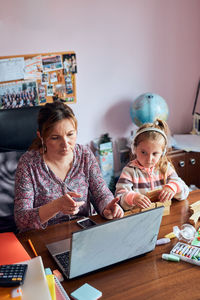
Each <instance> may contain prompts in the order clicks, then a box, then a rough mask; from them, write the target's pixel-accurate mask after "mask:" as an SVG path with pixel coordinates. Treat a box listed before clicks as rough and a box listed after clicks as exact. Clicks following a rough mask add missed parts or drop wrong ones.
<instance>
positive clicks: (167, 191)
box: [158, 186, 175, 202]
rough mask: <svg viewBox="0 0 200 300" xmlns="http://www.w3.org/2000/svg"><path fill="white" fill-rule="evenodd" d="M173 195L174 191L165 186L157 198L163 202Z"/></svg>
mask: <svg viewBox="0 0 200 300" xmlns="http://www.w3.org/2000/svg"><path fill="white" fill-rule="evenodd" d="M174 195H175V192H174V191H172V189H170V188H169V187H167V186H166V187H164V188H163V189H162V191H161V192H160V194H159V196H158V198H159V200H160V202H165V201H169V200H171V199H172V198H173V197H174Z"/></svg>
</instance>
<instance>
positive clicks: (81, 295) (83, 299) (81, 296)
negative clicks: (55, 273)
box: [71, 283, 102, 300]
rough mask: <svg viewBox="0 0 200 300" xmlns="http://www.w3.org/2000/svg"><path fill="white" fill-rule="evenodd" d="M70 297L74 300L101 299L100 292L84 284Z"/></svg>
mask: <svg viewBox="0 0 200 300" xmlns="http://www.w3.org/2000/svg"><path fill="white" fill-rule="evenodd" d="M71 297H72V298H73V299H76V300H96V299H99V298H100V297H102V292H100V291H99V290H97V289H96V288H94V287H93V286H91V285H90V284H88V283H85V284H84V285H82V286H81V287H80V288H78V289H77V290H75V291H73V292H72V293H71Z"/></svg>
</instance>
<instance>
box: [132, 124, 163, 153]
mask: <svg viewBox="0 0 200 300" xmlns="http://www.w3.org/2000/svg"><path fill="white" fill-rule="evenodd" d="M148 131H155V132H158V133H160V134H162V136H163V137H164V139H165V141H166V146H167V144H168V138H167V136H166V134H165V133H164V131H163V130H161V129H159V128H156V127H147V128H143V129H141V130H139V131H138V132H137V133H136V134H135V136H134V138H133V142H132V147H131V148H132V149H131V150H132V152H133V150H134V142H135V139H136V137H138V135H140V134H142V133H144V132H148ZM165 153H166V147H165V150H164V152H163V155H165Z"/></svg>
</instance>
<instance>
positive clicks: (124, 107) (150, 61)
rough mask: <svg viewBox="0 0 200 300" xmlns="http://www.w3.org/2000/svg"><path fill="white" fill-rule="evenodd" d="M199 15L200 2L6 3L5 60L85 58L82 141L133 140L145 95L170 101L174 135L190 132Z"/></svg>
mask: <svg viewBox="0 0 200 300" xmlns="http://www.w3.org/2000/svg"><path fill="white" fill-rule="evenodd" d="M199 12H200V1H199V0H168V1H166V0H101V1H97V0H84V1H83V0H73V1H69V0H57V1H52V0H40V1H39V0H35V1H30V0H18V1H15V0H6V1H2V3H1V10H0V33H1V45H0V55H15V54H25V53H26V54H27V53H38V52H53V51H70V50H74V51H75V52H76V53H77V62H78V74H77V99H78V101H77V104H73V105H72V108H73V109H74V111H75V113H76V115H77V118H78V120H79V137H78V141H79V142H80V143H88V142H90V141H91V140H92V139H93V138H95V137H98V136H100V135H101V134H102V133H105V132H109V133H110V135H111V136H112V137H113V139H115V138H117V137H122V136H128V135H129V133H130V130H131V128H132V126H133V125H132V123H131V118H130V115H129V106H130V101H131V100H132V99H135V98H136V97H138V96H139V95H140V94H142V93H144V92H154V93H157V94H160V95H161V96H162V97H163V98H164V99H166V101H167V103H168V106H169V110H170V115H169V119H168V123H169V125H170V128H171V131H172V132H173V133H186V132H189V131H190V130H191V126H192V115H191V113H192V107H193V101H194V97H195V92H196V86H197V83H198V80H199V78H200V74H199V73H200V31H199V29H200V15H199ZM199 102H200V99H199ZM199 106H200V105H199Z"/></svg>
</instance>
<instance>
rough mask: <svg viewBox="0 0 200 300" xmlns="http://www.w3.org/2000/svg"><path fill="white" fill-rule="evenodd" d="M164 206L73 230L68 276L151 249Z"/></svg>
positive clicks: (110, 263)
mask: <svg viewBox="0 0 200 300" xmlns="http://www.w3.org/2000/svg"><path fill="white" fill-rule="evenodd" d="M163 209H164V207H163V206H161V207H158V208H155V209H151V210H147V211H144V212H141V213H138V214H134V215H130V216H127V217H124V218H122V219H116V220H112V221H108V222H106V223H103V224H100V225H97V226H94V227H91V228H88V229H83V230H81V231H78V232H74V233H73V234H72V241H71V245H72V246H71V247H72V248H71V262H70V273H69V278H74V277H77V276H80V275H83V274H85V273H89V272H91V271H94V270H98V269H101V268H103V267H106V266H109V265H112V264H115V263H118V262H121V261H123V260H127V259H130V258H133V257H136V256H138V255H142V254H144V253H147V252H149V251H152V250H153V249H154V248H155V245H156V241H157V236H158V233H159V228H160V223H161V220H162V215H163Z"/></svg>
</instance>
